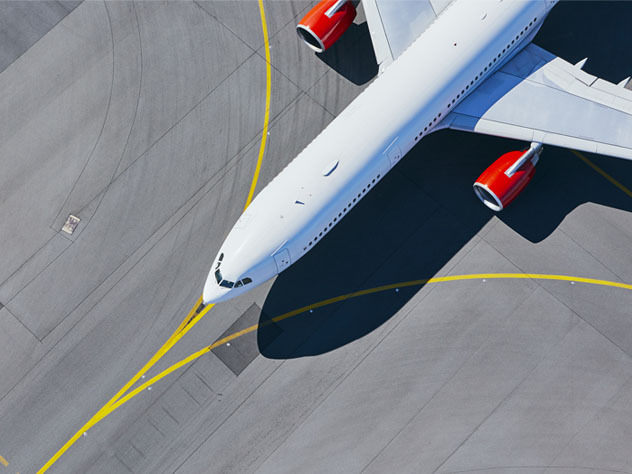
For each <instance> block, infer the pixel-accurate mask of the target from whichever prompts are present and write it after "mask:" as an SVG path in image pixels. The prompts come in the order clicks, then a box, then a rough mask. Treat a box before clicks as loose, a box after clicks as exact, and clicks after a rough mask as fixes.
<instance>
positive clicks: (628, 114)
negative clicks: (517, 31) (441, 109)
mask: <svg viewBox="0 0 632 474" xmlns="http://www.w3.org/2000/svg"><path fill="white" fill-rule="evenodd" d="M582 66H583V62H580V63H578V64H577V65H572V64H570V63H568V62H566V61H564V60H562V59H560V58H558V57H556V56H554V55H553V54H551V53H549V52H547V51H545V50H543V49H542V48H539V47H537V46H535V45H533V44H531V45H529V46H527V47H526V48H525V49H524V50H523V51H521V52H520V53H519V54H518V55H516V56H515V57H514V58H512V59H511V60H510V61H509V62H508V63H507V64H506V65H504V66H503V67H502V68H501V69H499V70H498V71H496V72H495V73H494V74H493V75H492V76H490V77H489V78H488V79H487V80H486V81H485V82H483V83H482V84H481V85H480V86H479V87H478V88H477V89H476V90H475V91H474V92H472V94H471V95H470V96H468V97H467V98H466V99H465V100H464V101H463V102H461V103H460V104H459V105H458V106H457V107H455V109H454V111H453V112H452V113H451V114H449V115H448V116H447V117H446V119H445V123H444V125H445V126H448V127H449V128H452V129H456V130H466V131H471V132H478V133H483V134H488V135H496V136H501V137H506V138H514V139H518V140H526V141H535V142H541V143H545V144H549V145H556V146H562V147H567V148H575V149H577V150H582V151H588V152H592V153H598V154H602V155H610V156H615V157H618V158H627V159H632V91H631V90H628V89H626V88H625V87H624V86H626V84H627V85H628V86H632V83H630V80H629V78H628V79H626V80H624V81H622V82H621V83H619V85H615V84H612V83H610V82H607V81H604V80H603V79H599V78H597V77H595V76H591V75H590V74H587V73H586V72H584V71H582V69H581V67H582Z"/></svg>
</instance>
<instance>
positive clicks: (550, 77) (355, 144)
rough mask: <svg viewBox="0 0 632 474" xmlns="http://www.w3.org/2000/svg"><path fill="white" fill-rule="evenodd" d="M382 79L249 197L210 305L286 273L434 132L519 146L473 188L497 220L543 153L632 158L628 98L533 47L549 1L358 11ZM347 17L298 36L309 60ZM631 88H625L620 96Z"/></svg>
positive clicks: (325, 12)
mask: <svg viewBox="0 0 632 474" xmlns="http://www.w3.org/2000/svg"><path fill="white" fill-rule="evenodd" d="M362 2H363V6H364V10H365V14H366V19H367V23H368V27H369V33H370V36H371V41H372V43H373V48H374V51H375V55H376V59H377V62H378V64H379V72H378V77H377V78H376V79H375V80H374V81H373V82H372V83H371V84H370V85H369V86H368V87H367V88H366V89H365V90H364V91H363V92H362V93H361V94H360V95H359V96H358V97H357V98H356V99H355V100H354V101H353V102H352V103H351V104H349V106H348V107H347V108H346V109H345V110H344V111H343V112H342V113H341V114H340V115H339V116H338V117H337V118H336V119H334V120H333V121H332V122H331V123H330V124H329V125H328V126H327V127H326V128H325V129H324V130H323V131H322V132H321V133H320V135H318V136H317V137H316V138H315V139H314V140H313V141H312V142H311V143H310V144H309V145H308V146H307V147H306V148H305V149H304V150H303V151H301V152H300V153H299V154H298V156H297V157H296V158H295V159H294V160H293V161H292V162H290V163H289V164H288V165H287V166H286V167H285V169H283V170H282V171H281V173H279V175H278V176H276V177H275V178H274V179H273V180H272V181H271V182H270V183H269V184H268V185H267V186H266V187H265V188H264V189H263V190H262V191H261V192H260V193H259V195H258V196H257V197H256V198H255V199H254V200H253V202H252V204H251V205H250V206H249V207H248V208H247V209H246V210H245V211H244V213H243V214H242V215H241V217H240V218H239V220H238V221H237V223H236V224H235V226H234V227H233V229H232V230H231V231H230V233H229V235H228V237H227V238H226V240H225V241H224V243H223V244H222V246H221V247H220V250H219V252H218V254H217V257H216V258H215V261H214V263H213V266H212V268H211V270H210V272H209V275H208V278H207V280H206V283H205V285H204V291H203V301H204V303H205V304H209V303H217V302H220V301H225V300H227V299H229V298H233V297H235V296H238V295H240V294H243V293H244V292H246V291H249V290H250V289H252V288H254V287H256V286H258V285H261V284H262V283H264V282H266V281H267V280H269V279H271V278H273V277H274V276H276V275H278V274H279V273H281V272H282V271H284V270H286V269H287V268H288V267H289V266H290V265H292V264H294V263H295V262H296V261H297V260H299V259H300V258H301V257H302V256H303V255H305V254H306V253H307V252H309V251H310V250H311V249H312V248H314V247H315V246H316V245H317V243H318V242H319V241H320V240H321V239H322V238H323V237H324V236H325V235H326V234H327V233H329V232H330V231H331V229H332V228H333V227H334V226H335V225H336V224H337V223H338V222H340V220H341V219H343V218H344V216H345V215H346V214H347V213H348V212H349V211H350V210H351V209H352V208H353V207H354V206H355V205H356V204H357V203H358V202H359V201H360V200H361V199H362V198H363V197H364V196H365V195H366V194H367V193H368V192H370V191H371V189H373V188H374V187H375V185H376V184H377V183H378V182H379V181H380V180H381V179H382V178H384V176H385V175H386V174H387V173H388V172H389V171H390V170H391V169H393V167H394V166H396V165H397V163H398V162H399V161H400V160H401V159H402V157H403V156H404V155H405V154H406V153H407V152H408V151H409V150H411V149H412V148H413V147H414V146H415V145H416V144H417V142H419V141H420V140H421V139H423V138H424V137H426V136H427V135H428V134H430V133H433V132H435V131H437V130H441V129H446V128H449V129H454V130H462V131H469V132H475V133H482V134H488V135H495V136H499V137H505V138H511V139H517V140H523V141H526V142H530V143H531V145H530V146H529V147H528V148H527V149H526V150H518V151H511V152H509V153H506V154H504V155H503V156H501V157H500V158H499V159H498V160H496V161H495V162H494V163H493V164H492V165H491V166H490V167H489V168H488V169H487V170H485V171H484V172H483V173H482V174H481V176H480V177H479V178H478V179H477V180H476V182H475V183H474V192H475V193H476V196H477V197H478V198H479V199H480V200H481V201H482V202H483V203H484V204H485V205H486V206H488V207H489V208H490V209H492V210H494V211H501V210H502V209H504V208H505V207H506V206H507V205H508V204H509V203H510V202H511V201H512V200H514V199H515V198H516V196H518V194H520V192H521V191H522V190H523V189H524V188H525V186H526V185H527V184H528V183H529V181H530V180H531V179H532V177H533V175H534V172H535V165H536V163H537V161H538V159H539V157H540V155H541V153H542V147H543V145H554V146H560V147H567V148H573V149H576V150H581V151H587V152H592V153H598V154H603V155H610V156H614V157H619V158H625V159H632V90H628V89H627V88H626V87H625V86H626V85H628V83H629V82H630V78H627V79H624V80H623V81H621V82H620V83H619V84H618V85H616V84H612V83H610V82H607V81H605V80H602V79H599V78H597V77H595V76H592V75H590V74H588V73H586V72H585V71H583V70H582V68H583V66H584V63H585V60H583V61H580V62H579V63H577V64H570V63H568V62H566V61H564V60H563V59H561V58H558V57H556V56H555V55H553V54H551V53H549V52H547V51H545V50H543V49H542V48H539V47H538V46H536V45H534V44H533V43H532V40H533V38H534V37H535V35H536V33H537V32H538V30H539V29H540V27H541V25H542V22H543V21H544V20H545V18H546V17H547V15H548V14H549V12H550V11H551V9H552V8H553V7H554V6H555V5H556V4H557V2H558V0H452V1H449V0H416V1H408V0H403V1H402V0H399V1H398V0H362ZM355 16H356V9H355V5H354V3H353V2H351V1H349V0H322V1H321V2H320V3H318V4H317V5H316V6H315V7H314V8H313V9H312V10H310V11H309V13H307V15H305V17H304V18H303V19H302V20H301V22H300V23H299V24H298V26H297V32H298V35H299V37H300V39H301V40H303V42H304V43H305V44H306V45H307V47H309V48H311V49H312V50H314V51H315V52H317V53H320V52H323V51H325V50H326V49H328V48H330V47H331V46H332V45H333V44H334V43H335V42H336V41H337V40H338V39H339V38H340V37H341V36H342V34H343V33H344V31H345V30H346V29H347V28H348V27H349V26H350V25H351V23H352V22H353V20H354V18H355ZM628 87H629V85H628Z"/></svg>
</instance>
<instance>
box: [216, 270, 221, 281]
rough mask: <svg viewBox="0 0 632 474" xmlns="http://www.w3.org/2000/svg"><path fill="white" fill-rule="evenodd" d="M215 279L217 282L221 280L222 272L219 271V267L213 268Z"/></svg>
mask: <svg viewBox="0 0 632 474" xmlns="http://www.w3.org/2000/svg"><path fill="white" fill-rule="evenodd" d="M215 279H216V280H217V283H219V282H220V281H222V273H221V272H220V271H219V269H218V270H215Z"/></svg>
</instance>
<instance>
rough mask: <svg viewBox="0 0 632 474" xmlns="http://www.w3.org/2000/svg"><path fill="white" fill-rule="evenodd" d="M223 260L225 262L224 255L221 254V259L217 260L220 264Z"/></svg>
mask: <svg viewBox="0 0 632 474" xmlns="http://www.w3.org/2000/svg"><path fill="white" fill-rule="evenodd" d="M222 260H224V254H223V253H220V254H219V258H218V259H217V261H218V262H221V261H222Z"/></svg>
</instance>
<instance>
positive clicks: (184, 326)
mask: <svg viewBox="0 0 632 474" xmlns="http://www.w3.org/2000/svg"><path fill="white" fill-rule="evenodd" d="M258 1H259V12H260V14H261V28H262V31H263V41H264V43H265V55H266V106H265V116H264V120H263V132H262V134H261V145H260V147H259V156H258V158H257V164H256V167H255V173H254V176H253V178H252V183H251V184H250V190H249V192H248V197H247V198H246V205H245V206H244V210H245V209H246V208H247V207H248V206H249V205H250V203H251V202H252V199H253V197H254V193H255V188H256V187H257V181H258V180H259V173H260V171H261V163H262V162H263V155H264V153H265V149H266V143H267V137H268V125H269V122H270V99H271V92H272V67H271V65H270V40H269V36H268V26H267V23H266V16H265V9H264V6H263V0H258ZM213 306H214V305H212V304H211V305H208V306H203V305H202V297H200V298H199V299H198V300H197V302H196V303H195V305H194V306H193V308H192V309H191V311H189V314H188V315H187V317H186V318H184V320H183V321H182V323H180V326H178V328H177V329H176V330H175V331H174V333H173V334H172V335H171V336H170V337H169V339H167V341H166V342H165V343H164V344H163V345H162V347H161V348H160V349H158V351H157V352H156V353H155V354H154V355H153V356H152V357H151V359H149V361H148V362H147V363H146V364H145V365H144V366H143V368H142V369H141V370H140V371H138V372H137V373H136V375H134V376H133V377H132V378H131V379H130V380H129V381H128V382H127V383H126V384H125V385H124V386H123V387H122V388H121V389H120V390H119V391H118V392H117V393H116V395H114V397H112V398H111V399H110V400H109V401H108V402H107V403H106V404H105V405H104V406H103V407H102V408H101V409H100V410H99V411H98V412H97V413H95V415H94V416H93V417H92V418H91V419H90V420H89V421H88V422H87V423H86V424H85V425H83V426H82V427H81V428H80V429H79V431H77V432H76V433H75V434H74V435H73V437H72V438H70V439H69V440H68V441H67V442H66V443H65V444H64V445H63V446H62V447H61V448H60V449H59V451H57V452H56V453H55V454H54V455H53V457H52V458H50V459H49V460H48V462H47V463H46V464H45V465H44V466H43V467H42V468H41V469H40V470H39V471H37V474H43V473H45V472H46V471H47V470H48V469H50V467H51V466H52V465H53V464H55V462H57V460H58V459H59V458H60V457H61V456H62V455H63V454H64V453H65V452H66V451H67V450H68V449H69V448H70V447H71V446H72V445H73V444H74V443H75V442H76V441H77V440H78V439H79V438H80V437H81V435H82V434H83V433H85V432H86V431H88V430H89V429H90V428H92V427H93V426H94V425H96V424H97V423H98V422H99V421H100V420H102V419H103V418H105V417H106V416H107V415H109V414H110V413H112V411H114V410H115V409H116V408H114V406H116V404H117V403H118V402H119V401H120V400H119V399H120V398H121V397H122V396H123V395H124V394H125V393H126V392H127V391H128V390H129V389H130V388H131V387H133V386H134V384H135V383H136V382H138V380H139V379H140V378H141V377H142V376H143V375H144V374H145V373H146V372H147V371H148V370H149V369H151V368H152V367H153V366H154V365H155V364H156V363H157V362H158V361H159V360H160V359H161V358H162V357H163V356H164V355H165V354H166V353H167V352H169V350H170V349H171V348H172V347H173V346H174V345H175V344H176V343H177V342H178V341H179V340H180V339H182V337H184V335H185V334H186V333H187V332H189V331H190V330H191V329H192V328H193V327H194V326H195V325H196V324H197V323H198V322H199V321H200V320H201V319H202V318H203V317H204V315H205V314H206V313H208V311H209V310H210V309H211V308H212V307H213ZM174 370H175V369H174ZM132 393H133V392H132ZM119 406H120V405H119ZM2 461H4V462H6V461H5V460H4V458H2V457H0V463H1V462H2ZM3 464H4V463H3ZM7 465H8V463H7Z"/></svg>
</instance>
